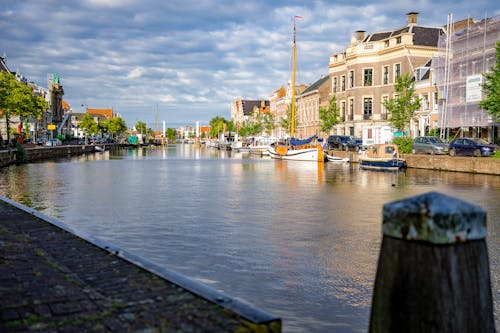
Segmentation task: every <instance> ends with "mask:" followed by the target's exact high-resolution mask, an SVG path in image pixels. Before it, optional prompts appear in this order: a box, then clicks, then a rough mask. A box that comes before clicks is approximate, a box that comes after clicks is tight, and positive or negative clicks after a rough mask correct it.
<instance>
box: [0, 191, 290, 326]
mask: <svg viewBox="0 0 500 333" xmlns="http://www.w3.org/2000/svg"><path fill="white" fill-rule="evenodd" d="M0 250H1V251H0V252H1V256H0V262H1V263H0V281H1V283H0V299H1V300H2V302H1V304H0V318H1V320H0V331H2V332H10V331H51V332H91V331H92V332H93V331H96V332H97V331H98V332H131V331H134V332H137V331H141V332H170V331H172V332H193V333H196V332H264V333H265V332H273V333H274V332H281V319H279V318H277V317H275V316H272V315H270V314H267V313H265V312H263V311H260V310H258V309H255V308H253V307H251V306H249V305H247V304H246V303H243V302H241V301H238V300H235V299H231V298H230V297H228V296H226V295H224V294H222V293H219V292H217V291H215V290H212V289H210V288H208V287H206V286H204V285H202V284H200V283H197V282H196V281H192V280H190V279H188V278H186V277H184V276H182V275H179V274H177V273H175V272H172V271H169V270H166V269H164V268H161V267H158V266H156V265H154V264H152V263H149V262H147V261H145V260H143V259H141V258H137V257H135V256H133V255H132V254H129V253H127V252H126V251H123V250H121V249H119V248H115V247H113V246H111V245H108V244H105V243H103V242H102V241H99V240H97V239H93V238H91V237H89V236H86V235H83V234H81V233H78V232H76V231H74V230H72V229H71V228H69V227H67V226H66V225H65V224H64V223H63V222H61V221H58V220H56V219H53V218H49V217H47V216H44V215H43V214H41V213H39V212H36V211H34V210H32V209H30V208H28V207H26V206H23V205H20V204H18V203H16V202H13V201H11V200H10V199H7V198H4V197H0Z"/></svg>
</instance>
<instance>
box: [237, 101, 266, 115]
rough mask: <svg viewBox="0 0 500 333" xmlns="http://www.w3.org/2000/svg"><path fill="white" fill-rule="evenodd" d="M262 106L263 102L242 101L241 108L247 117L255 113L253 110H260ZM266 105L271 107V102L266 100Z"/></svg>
mask: <svg viewBox="0 0 500 333" xmlns="http://www.w3.org/2000/svg"><path fill="white" fill-rule="evenodd" d="M261 104H262V101H261V100H257V101H255V100H242V101H241V107H242V108H243V115H245V116H249V115H251V114H252V112H253V109H254V108H255V107H257V108H260V107H261ZM264 105H265V106H268V105H269V101H268V100H265V101H264Z"/></svg>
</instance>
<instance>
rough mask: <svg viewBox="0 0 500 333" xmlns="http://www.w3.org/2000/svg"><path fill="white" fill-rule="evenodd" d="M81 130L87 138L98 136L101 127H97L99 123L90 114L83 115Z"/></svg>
mask: <svg viewBox="0 0 500 333" xmlns="http://www.w3.org/2000/svg"><path fill="white" fill-rule="evenodd" d="M80 128H81V129H82V130H83V132H84V133H85V135H86V136H87V135H96V134H97V133H99V127H98V126H97V123H96V122H95V121H94V119H92V116H91V115H89V114H88V113H86V114H84V115H83V117H82V121H81V122H80Z"/></svg>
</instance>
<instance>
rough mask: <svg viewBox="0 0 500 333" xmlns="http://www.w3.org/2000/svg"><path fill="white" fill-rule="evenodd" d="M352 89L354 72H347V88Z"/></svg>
mask: <svg viewBox="0 0 500 333" xmlns="http://www.w3.org/2000/svg"><path fill="white" fill-rule="evenodd" d="M353 87H354V71H349V88H353Z"/></svg>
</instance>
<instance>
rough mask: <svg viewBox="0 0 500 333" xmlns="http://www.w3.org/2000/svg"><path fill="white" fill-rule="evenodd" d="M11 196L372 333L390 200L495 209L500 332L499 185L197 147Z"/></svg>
mask: <svg viewBox="0 0 500 333" xmlns="http://www.w3.org/2000/svg"><path fill="white" fill-rule="evenodd" d="M0 175H1V177H0V194H1V195H4V196H7V197H10V198H12V199H14V200H16V201H19V202H21V203H23V204H26V205H28V206H31V207H34V208H36V209H38V210H40V211H42V212H43V213H45V214H47V215H49V216H53V217H56V218H58V219H61V220H62V221H64V222H65V223H66V224H68V225H69V226H71V227H73V228H76V229H79V230H81V231H83V232H86V233H88V234H91V235H93V236H95V237H97V238H100V239H103V240H105V241H107V242H109V243H111V244H114V245H116V246H119V247H121V248H123V249H125V250H127V251H129V252H132V253H134V254H137V255H139V256H142V257H144V258H146V259H148V260H150V261H152V262H154V263H156V264H159V265H162V266H164V267H167V268H169V269H172V270H175V271H177V272H180V273H182V274H184V275H186V276H189V277H191V278H193V279H195V280H198V281H200V282H202V283H205V284H207V285H209V286H211V287H212V288H214V289H217V290H220V291H222V292H224V293H226V294H228V295H229V296H232V297H234V298H238V299H241V300H244V301H245V302H247V303H250V304H252V305H254V306H256V307H258V308H260V309H262V310H265V311H267V312H270V313H272V314H275V315H277V316H280V317H281V318H282V319H283V331H284V332H366V331H367V328H368V321H369V313H370V303H371V296H372V287H373V282H374V278H375V271H376V267H377V258H378V253H379V247H380V242H381V215H382V206H383V204H385V203H387V202H390V201H393V200H399V199H402V198H406V197H409V196H413V195H416V194H421V193H424V192H428V191H440V192H442V193H446V194H449V195H453V196H456V197H458V198H461V199H464V200H467V201H469V202H471V203H475V204H478V205H480V206H482V207H484V208H485V209H487V210H488V232H489V235H488V246H489V255H490V268H491V275H492V281H493V294H494V298H495V308H496V310H495V311H496V317H497V327H498V326H499V324H498V323H499V320H498V316H499V309H500V307H499V304H500V291H499V286H500V253H499V247H500V236H499V230H500V205H498V201H499V199H500V177H498V176H486V175H472V174H463V173H450V172H435V171H427V170H413V169H409V170H407V171H406V172H405V173H400V174H397V175H396V174H392V173H380V172H371V171H362V170H358V166H357V165H349V164H342V165H340V164H333V163H325V164H324V165H318V164H317V163H308V162H294V161H276V160H271V159H261V158H249V157H247V156H242V155H241V154H236V153H233V154H231V153H230V152H219V151H216V150H210V149H207V148H205V147H201V148H195V147H194V146H193V145H187V144H186V145H177V146H176V147H174V148H168V149H164V150H161V149H159V150H149V149H142V150H123V151H119V152H116V153H110V152H106V153H104V154H96V155H88V156H86V157H78V158H71V159H62V160H57V161H50V162H43V163H36V164H28V165H24V166H20V167H12V168H4V169H1V170H0Z"/></svg>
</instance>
